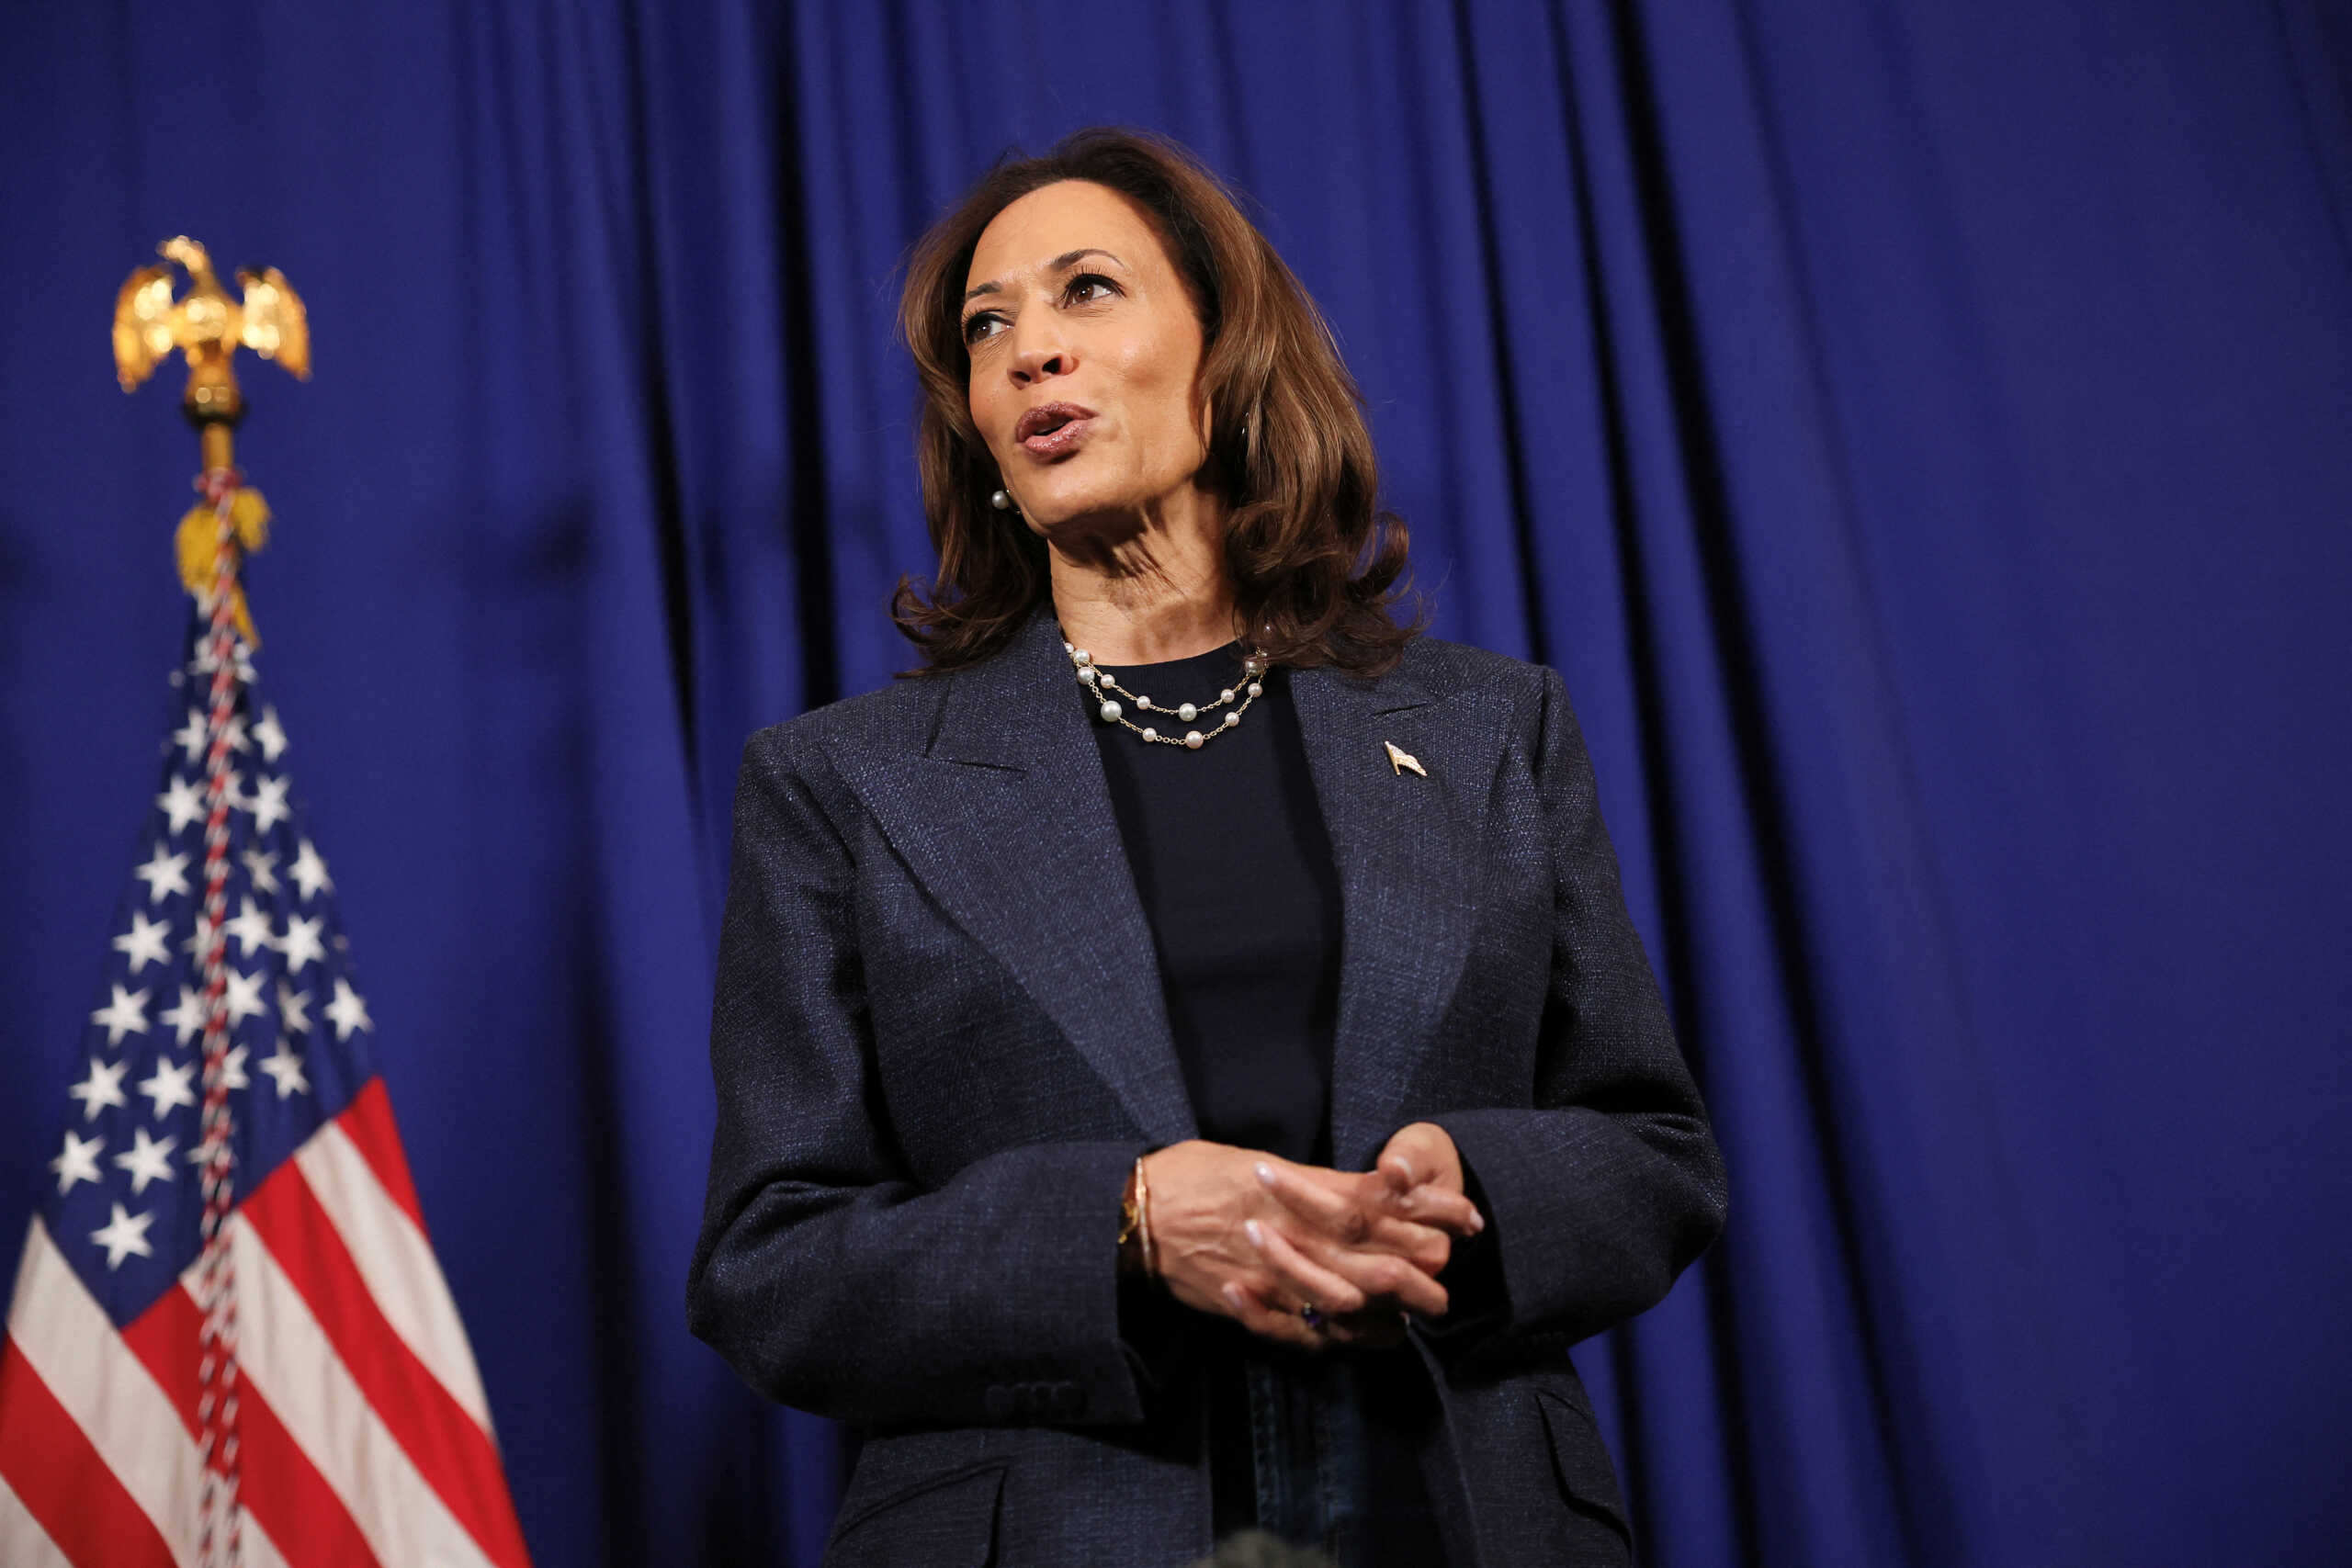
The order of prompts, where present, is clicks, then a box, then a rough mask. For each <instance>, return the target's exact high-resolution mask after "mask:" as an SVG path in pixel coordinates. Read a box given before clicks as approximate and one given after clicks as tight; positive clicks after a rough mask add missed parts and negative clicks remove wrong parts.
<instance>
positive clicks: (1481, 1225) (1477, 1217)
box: [1470, 1209, 1487, 1235]
mask: <svg viewBox="0 0 2352 1568" xmlns="http://www.w3.org/2000/svg"><path fill="white" fill-rule="evenodd" d="M1486 1228H1487V1216H1486V1215H1484V1214H1482V1213H1479V1212H1478V1211H1477V1210H1476V1209H1473V1210H1471V1211H1470V1234H1471V1235H1477V1234H1478V1233H1479V1232H1480V1231H1482V1230H1485V1229H1486Z"/></svg>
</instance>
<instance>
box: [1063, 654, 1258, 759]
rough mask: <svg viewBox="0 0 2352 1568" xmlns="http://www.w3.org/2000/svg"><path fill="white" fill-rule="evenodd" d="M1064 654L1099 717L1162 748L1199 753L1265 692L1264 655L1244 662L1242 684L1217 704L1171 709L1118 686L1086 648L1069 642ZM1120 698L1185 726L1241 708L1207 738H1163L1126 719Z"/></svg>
mask: <svg viewBox="0 0 2352 1568" xmlns="http://www.w3.org/2000/svg"><path fill="white" fill-rule="evenodd" d="M1062 651H1063V652H1064V653H1067V654H1069V661H1070V664H1071V666H1072V667H1073V668H1074V669H1076V670H1077V671H1078V681H1079V684H1080V685H1082V686H1084V687H1085V688H1086V689H1087V691H1089V692H1090V693H1091V694H1093V696H1094V698H1095V709H1094V712H1095V714H1096V716H1098V717H1100V718H1101V719H1102V720H1103V722H1104V723H1106V724H1116V725H1121V726H1124V727H1125V728H1128V729H1132V730H1134V731H1135V732H1136V734H1137V735H1140V736H1142V737H1143V738H1144V739H1146V740H1148V741H1151V742H1153V743H1155V744H1158V745H1161V746H1182V747H1184V748H1185V749H1186V750H1193V751H1197V750H1200V749H1201V747H1202V746H1203V745H1204V743H1206V742H1208V741H1210V740H1213V739H1216V737H1218V736H1220V735H1222V734H1224V733H1225V732H1226V731H1227V730H1228V729H1231V728H1234V727H1235V726H1237V725H1238V724H1239V723H1240V722H1241V716H1242V715H1243V714H1245V713H1248V712H1249V711H1250V704H1251V703H1253V702H1256V701H1257V700H1258V698H1259V697H1260V696H1261V695H1262V694H1264V692H1265V689H1266V688H1265V686H1264V685H1263V683H1261V682H1260V680H1259V677H1260V676H1261V675H1263V674H1264V673H1265V672H1266V656H1265V655H1264V654H1262V653H1252V654H1250V657H1249V658H1247V659H1245V660H1242V661H1241V677H1242V684H1240V685H1239V686H1227V687H1226V688H1225V690H1224V691H1222V692H1220V693H1218V694H1217V698H1216V701H1215V702H1213V703H1179V704H1177V705H1175V706H1174V707H1172V708H1171V707H1163V706H1161V705H1159V704H1158V703H1155V702H1153V701H1152V700H1151V699H1150V698H1149V697H1147V696H1145V695H1143V694H1141V693H1139V692H1131V691H1129V690H1128V689H1127V688H1126V687H1125V686H1123V685H1121V684H1119V681H1118V677H1116V676H1115V675H1113V674H1112V673H1111V672H1110V671H1108V670H1104V669H1102V668H1100V667H1099V666H1097V665H1096V664H1095V662H1094V656H1093V655H1092V654H1091V653H1089V652H1087V651H1086V649H1082V648H1078V647H1075V646H1073V645H1072V644H1070V643H1069V642H1067V641H1066V642H1064V643H1063V644H1062ZM1121 697H1125V698H1126V699H1127V701H1128V702H1131V703H1133V704H1135V705H1136V712H1138V713H1164V714H1166V715H1168V716H1170V718H1174V719H1177V720H1180V721H1182V723H1185V724H1190V723H1192V722H1193V720H1194V719H1196V718H1199V717H1200V716H1202V715H1203V714H1205V713H1210V712H1213V711H1215V710H1216V709H1217V708H1221V707H1223V706H1225V705H1226V704H1227V703H1229V702H1232V701H1233V700H1234V699H1235V698H1236V697H1238V698H1239V699H1240V705H1239V706H1238V707H1236V708H1235V709H1234V710H1233V711H1232V712H1230V713H1228V714H1227V715H1226V716H1225V718H1224V721H1223V722H1222V723H1219V724H1215V725H1212V726H1210V728H1209V731H1208V733H1207V734H1205V735H1204V734H1202V733H1201V732H1200V731H1199V730H1197V729H1188V730H1186V731H1185V732H1184V733H1183V734H1182V735H1162V734H1161V733H1160V732H1159V728H1157V727H1156V726H1153V725H1148V724H1137V723H1136V721H1135V720H1133V719H1131V718H1129V717H1128V716H1126V709H1125V707H1124V706H1122V705H1121V704H1120V702H1119V699H1120V698H1121Z"/></svg>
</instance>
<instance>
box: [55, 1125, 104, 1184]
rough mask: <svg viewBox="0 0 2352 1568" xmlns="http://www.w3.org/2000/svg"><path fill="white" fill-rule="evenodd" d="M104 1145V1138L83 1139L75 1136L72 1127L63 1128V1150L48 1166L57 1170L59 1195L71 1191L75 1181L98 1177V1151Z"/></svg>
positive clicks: (94, 1179)
mask: <svg viewBox="0 0 2352 1568" xmlns="http://www.w3.org/2000/svg"><path fill="white" fill-rule="evenodd" d="M106 1146H107V1141H106V1140H105V1139H104V1138H90V1139H86V1140H85V1139H82V1138H77V1137H75V1136H74V1129H73V1128H71V1127H68V1128H67V1129H66V1130H65V1149H64V1152H63V1153H62V1154H60V1155H59V1156H57V1157H56V1158H55V1159H53V1160H51V1161H50V1162H49V1168H50V1169H51V1170H53V1171H55V1172H57V1193H58V1196H59V1197H61V1198H62V1197H63V1196H64V1195H65V1194H66V1193H68V1192H71V1191H73V1190H74V1183H75V1182H77V1181H96V1180H98V1179H99V1176H98V1151H99V1150H100V1149H103V1148H105V1147H106Z"/></svg>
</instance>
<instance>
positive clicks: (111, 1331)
mask: <svg viewBox="0 0 2352 1568" xmlns="http://www.w3.org/2000/svg"><path fill="white" fill-rule="evenodd" d="M221 1235H222V1236H223V1238H224V1240H225V1242H226V1245H227V1246H228V1247H229V1248H230V1249H231V1252H232V1259H231V1263H232V1267H233V1268H234V1269H235V1270H236V1276H237V1280H238V1295H239V1298H240V1301H239V1318H240V1323H239V1328H238V1361H239V1376H240V1384H241V1394H242V1398H241V1404H242V1409H241V1412H240V1416H239V1426H240V1444H241V1448H242V1459H241V1462H240V1465H239V1468H240V1469H241V1470H242V1472H243V1477H242V1484H241V1485H240V1486H239V1488H238V1491H237V1494H236V1497H237V1502H238V1503H239V1504H240V1505H241V1506H242V1510H241V1511H242V1514H243V1518H242V1520H241V1521H240V1523H241V1526H242V1528H241V1529H239V1531H238V1540H239V1546H240V1548H241V1549H242V1553H243V1561H244V1562H245V1563H246V1564H248V1565H249V1568H368V1565H369V1564H375V1565H378V1568H406V1565H407V1564H412V1563H430V1564H434V1565H435V1568H528V1563H529V1557H528V1555H527V1553H526V1551H525V1549H524V1545H523V1537H522V1532H521V1529H519V1527H518V1526H517V1525H516V1523H515V1510H514V1505H513V1503H512V1501H511V1500H510V1498H509V1495H508V1493H507V1489H506V1477H505V1471H504V1467H503V1464H502V1463H501V1462H500V1460H499V1455H498V1449H497V1443H496V1439H495V1438H494V1437H493V1435H492V1431H491V1426H490V1419H489V1413H488V1409H487V1406H486V1404H485V1402H484V1401H483V1398H482V1392H481V1378H480V1376H479V1374H478V1373H477V1372H476V1371H475V1368H474V1361H473V1353H472V1351H471V1349H470V1348H469V1346H468V1345H467V1342H466V1337H465V1332H464V1329H463V1327H462V1326H461V1325H460V1324H459V1323H458V1315H457V1311H456V1308H455V1306H454V1305H453V1304H452V1303H451V1302H450V1298H449V1293H448V1288H447V1284H446V1283H445V1282H444V1280H443V1279H442V1276H441V1270H440V1269H439V1266H438V1265H437V1264H435V1261H434V1258H433V1253H432V1248H431V1246H430V1244H429V1243H428V1242H427V1241H426V1239H425V1235H424V1227H423V1225H422V1224H421V1223H420V1221H419V1220H418V1217H417V1213H416V1202H415V1194H414V1191H413V1188H412V1187H411V1186H410V1184H409V1179H408V1172H407V1168H406V1166H405V1164H404V1163H403V1162H402V1161H401V1156H400V1145H399V1139H398V1134H396V1133H395V1132H393V1130H392V1125H391V1121H390V1107H389V1105H388V1103H387V1102H386V1100H385V1099H384V1093H383V1087H382V1084H381V1083H380V1081H377V1082H371V1083H370V1084H369V1085H368V1087H367V1089H364V1090H363V1091H362V1092H361V1094H360V1096H359V1098H358V1099H357V1100H355V1101H354V1102H353V1103H352V1105H351V1106H349V1107H348V1108H346V1109H345V1111H344V1112H343V1114H342V1115H341V1116H340V1117H338V1118H336V1120H335V1121H334V1122H329V1123H328V1124H327V1125H326V1126H324V1127H322V1128H321V1129H320V1130H319V1131H318V1133H317V1134H313V1136H312V1137H311V1140H310V1141H309V1142H308V1143H307V1144H305V1145H303V1147H302V1149H301V1150H300V1152H299V1153H298V1155H297V1156H296V1157H295V1158H293V1159H290V1160H288V1161H287V1162H286V1163H285V1164H284V1165H282V1166H280V1167H279V1168H277V1170H275V1171H273V1172H272V1173H271V1174H270V1176H269V1177H268V1179H266V1180H265V1181H264V1182H262V1184H261V1185H260V1186H259V1187H258V1188H257V1189H255V1190H254V1191H252V1192H250V1193H248V1194H247V1195H246V1196H245V1198H244V1201H243V1202H242V1203H241V1204H239V1206H238V1208H237V1211H236V1213H235V1214H234V1215H233V1216H232V1218H231V1219H230V1221H229V1222H228V1224H226V1225H225V1226H224V1227H223V1229H222V1232H221ZM201 1267H202V1265H201V1263H200V1262H199V1263H198V1264H194V1265H191V1266H190V1267H189V1269H188V1271H187V1273H186V1274H184V1275H183V1276H182V1277H181V1280H180V1283H179V1285H178V1287H177V1288H175V1289H174V1290H172V1291H170V1292H166V1293H165V1294H164V1297H163V1298H162V1299H161V1300H160V1301H158V1302H157V1303H155V1304H154V1305H153V1307H151V1308H149V1309H148V1310H147V1312H146V1313H145V1314H142V1315H141V1317H140V1318H139V1319H138V1320H137V1321H136V1322H135V1323H133V1324H132V1325H130V1328H129V1329H127V1330H125V1331H122V1332H119V1333H118V1332H117V1331H116V1330H115V1328H114V1325H113V1324H112V1323H111V1321H110V1320H109V1319H108V1318H107V1314H106V1312H105V1309H104V1308H102V1307H101V1306H100V1305H99V1304H98V1303H97V1301H96V1299H95V1298H94V1297H93V1296H92V1295H91V1294H90V1292H89V1291H88V1290H87V1288H86V1287H85V1286H84V1285H83V1283H82V1281H81V1279H80V1277H79V1276H77V1275H76V1274H75V1273H74V1270H73V1269H72V1268H71V1267H70V1266H69V1265H68V1264H67V1263H66V1261H65V1258H63V1256H62V1254H61V1253H60V1252H59V1251H58V1248H57V1245H56V1243H55V1241H54V1240H53V1239H52V1238H51V1236H50V1235H49V1233H48V1231H47V1229H46V1228H45V1227H44V1226H43V1224H42V1223H41V1222H40V1220H38V1219H36V1220H35V1221H34V1222H33V1224H32V1228H31V1231H30V1233H29V1235H28V1236H27V1237H26V1242H25V1252H24V1259H23V1262H22V1263H21V1265H20V1266H19V1268H18V1269H17V1291H16V1296H15V1299H14V1301H13V1303H11V1305H10V1308H9V1313H8V1329H7V1337H6V1343H5V1346H0V1563H6V1564H8V1565H9V1568H16V1565H17V1564H25V1565H28V1568H65V1565H72V1568H119V1565H124V1564H129V1565H135V1568H146V1565H149V1564H153V1565H154V1568H198V1564H199V1561H200V1552H201V1550H202V1549H201V1545H200V1541H201V1537H202V1519H201V1513H202V1508H201V1504H200V1500H199V1489H200V1480H199V1477H200V1475H201V1466H200V1463H199V1460H198V1454H199V1451H200V1450H199V1444H200V1440H201V1433H202V1430H203V1422H202V1419H201V1417H200V1415H199V1401H200V1398H201V1388H200V1382H201V1380H200V1376H199V1366H198V1355H199V1350H198V1328H199V1325H200V1323H201V1320H202V1311H201V1309H200V1307H199V1305H198V1300H199V1297H198V1292H199V1291H200V1289H201V1281H200V1279H199V1273H200V1270H201Z"/></svg>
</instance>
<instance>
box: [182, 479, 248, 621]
mask: <svg viewBox="0 0 2352 1568" xmlns="http://www.w3.org/2000/svg"><path fill="white" fill-rule="evenodd" d="M219 529H220V525H219V524H218V523H216V522H215V521H214V513H213V510H212V508H211V507H209V506H206V505H198V506H194V507H190V508H189V509H188V513H187V516H185V517H183V518H181V519H180V526H179V532H178V533H176V534H175V535H174V536H173V543H174V545H175V547H176V550H177V553H178V555H179V562H180V582H181V583H182V585H183V586H185V587H186V588H187V591H188V592H190V593H192V594H194V595H195V596H196V603H197V604H198V607H199V608H201V609H204V610H208V611H209V610H210V609H211V607H212V581H213V577H214V575H215V574H214V565H215V563H214V560H213V552H214V551H215V550H216V549H218V548H219V547H220V532H219ZM229 531H230V532H231V533H232V535H234V536H235V537H236V540H237V544H238V546H239V547H240V548H241V549H242V550H243V553H244V554H246V555H251V554H253V553H254V551H255V550H257V549H259V548H261V547H263V546H264V545H266V544H267V543H268V542H269V503H268V502H266V501H264V500H263V499H262V498H261V491H257V490H248V489H244V488H242V487H241V488H239V489H238V490H237V491H236V492H235V493H234V494H233V495H232V497H231V498H230V501H229ZM229 608H230V614H231V615H233V616H234V617H235V619H236V623H237V635H238V636H240V637H243V638H244V639H245V642H246V643H247V645H248V646H250V647H253V648H259V647H260V646H261V638H260V637H258V636H257V635H255V633H254V618H253V615H251V614H250V613H249V612H248V611H247V610H246V608H245V590H244V587H243V584H238V585H236V586H233V587H232V588H231V589H230V591H229Z"/></svg>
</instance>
